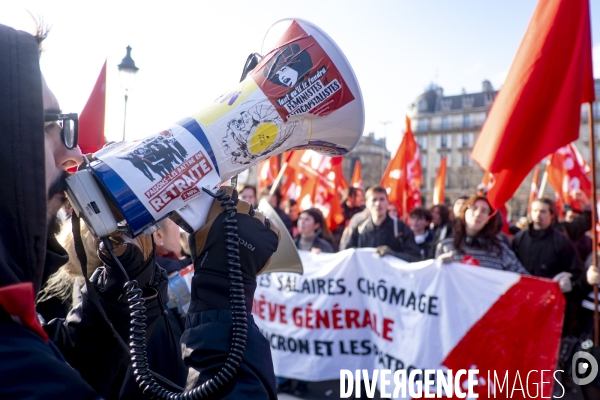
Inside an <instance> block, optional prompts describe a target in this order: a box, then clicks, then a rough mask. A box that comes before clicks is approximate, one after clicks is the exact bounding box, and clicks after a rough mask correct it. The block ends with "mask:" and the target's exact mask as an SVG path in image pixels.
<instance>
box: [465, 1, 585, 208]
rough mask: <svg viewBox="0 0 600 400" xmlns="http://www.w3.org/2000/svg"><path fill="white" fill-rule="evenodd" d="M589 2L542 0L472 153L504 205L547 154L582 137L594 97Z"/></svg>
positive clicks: (495, 203) (493, 197) (491, 197)
mask: <svg viewBox="0 0 600 400" xmlns="http://www.w3.org/2000/svg"><path fill="white" fill-rule="evenodd" d="M591 49H592V45H591V35H590V17H589V4H588V0H540V1H539V3H538V5H537V7H536V9H535V11H534V13H533V17H532V18H531V22H530V24H529V27H528V28H527V32H526V33H525V36H524V38H523V41H522V42H521V45H520V47H519V51H518V52H517V55H516V57H515V59H514V61H513V64H512V66H511V68H510V71H509V72H508V76H507V78H506V81H505V82H504V85H503V86H502V90H500V92H499V94H498V96H497V98H496V100H495V101H494V104H493V106H492V109H491V110H490V113H489V116H488V118H487V120H486V122H485V124H484V126H483V129H482V131H481V134H480V135H479V138H478V139H477V142H476V143H475V147H474V148H473V153H472V154H471V157H472V158H473V159H474V160H475V161H476V162H477V163H479V165H481V167H482V168H483V169H484V170H486V171H490V172H492V173H493V174H494V178H495V179H496V183H495V184H494V186H493V187H492V188H491V189H490V191H489V192H488V198H489V200H490V202H491V204H492V205H493V206H495V207H497V206H498V205H500V204H504V203H505V202H506V201H507V200H508V199H510V197H511V196H512V195H513V193H514V192H515V191H516V190H517V188H518V187H519V185H520V184H521V182H522V181H523V179H524V178H525V177H526V176H527V174H528V173H529V171H531V169H532V168H533V167H534V166H535V165H536V164H537V163H539V162H540V161H541V160H542V159H543V158H544V157H545V156H547V155H548V154H551V153H553V152H555V151H556V150H557V149H559V148H560V147H563V146H565V145H567V144H569V143H570V142H572V141H574V140H576V139H577V138H578V137H579V123H580V121H579V119H580V113H581V106H580V105H581V103H583V102H589V101H593V99H594V79H593V76H592V52H591Z"/></svg>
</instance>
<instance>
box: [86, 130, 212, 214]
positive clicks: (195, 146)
mask: <svg viewBox="0 0 600 400" xmlns="http://www.w3.org/2000/svg"><path fill="white" fill-rule="evenodd" d="M184 121H185V123H183V122H182V125H183V126H182V125H173V126H172V127H171V128H170V129H168V130H164V131H162V132H160V133H159V134H157V135H153V136H150V137H148V138H146V139H143V140H136V141H131V142H119V143H115V144H113V145H111V146H108V147H106V148H104V149H102V150H100V151H99V152H98V153H96V154H95V156H96V158H97V159H98V160H100V161H101V162H102V163H103V164H104V165H101V164H94V163H93V164H92V165H91V167H92V169H93V170H95V171H96V175H97V176H98V178H99V179H100V180H103V183H104V184H105V186H107V187H108V188H111V187H114V182H113V181H114V180H115V176H118V178H116V179H120V180H119V182H121V181H122V182H123V183H124V185H125V186H124V189H126V190H120V191H113V190H111V192H112V194H113V195H114V196H115V200H116V202H117V205H119V207H120V208H121V210H122V211H123V209H124V208H126V207H127V204H126V203H127V202H131V200H130V199H129V198H127V199H125V197H121V196H122V193H121V192H125V191H126V192H128V193H130V192H133V194H134V195H135V196H136V197H137V199H138V200H139V202H141V204H143V206H144V208H145V209H146V210H147V211H148V212H149V213H150V215H151V216H152V217H153V218H154V219H157V220H158V219H160V218H162V217H164V216H166V215H167V213H169V212H171V211H174V210H177V209H179V208H181V207H183V206H185V205H186V204H187V203H188V202H189V201H191V200H193V199H194V198H196V197H197V196H199V195H200V194H201V192H202V191H201V188H202V187H210V188H212V187H214V186H216V185H218V184H219V183H220V182H221V180H220V178H219V174H218V167H217V166H216V165H215V162H214V159H213V158H212V157H214V156H213V154H212V149H210V145H209V144H208V142H207V141H206V137H205V135H204V132H203V131H202V129H201V128H200V126H199V125H198V124H197V123H196V122H195V121H194V120H192V119H187V120H184ZM184 126H186V127H187V128H188V129H192V131H193V132H190V131H189V130H188V129H186V128H184ZM201 141H202V142H204V144H206V145H208V146H209V148H206V147H205V146H203V144H202V143H201ZM106 166H108V168H109V169H110V170H111V171H110V174H106V173H103V172H101V171H105V170H107V167H106ZM115 174H116V175H115ZM125 217H126V218H127V219H128V220H130V219H134V218H135V217H137V216H136V215H127V213H125Z"/></svg>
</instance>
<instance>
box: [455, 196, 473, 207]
mask: <svg viewBox="0 0 600 400" xmlns="http://www.w3.org/2000/svg"><path fill="white" fill-rule="evenodd" d="M468 199H469V196H467V195H462V196H458V197H457V198H456V199H454V201H453V202H452V207H454V205H455V204H456V202H457V201H458V200H468Z"/></svg>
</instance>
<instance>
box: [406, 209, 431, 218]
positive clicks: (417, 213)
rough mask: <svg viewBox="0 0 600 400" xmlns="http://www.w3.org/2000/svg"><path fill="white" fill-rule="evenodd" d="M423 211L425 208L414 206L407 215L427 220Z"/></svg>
mask: <svg viewBox="0 0 600 400" xmlns="http://www.w3.org/2000/svg"><path fill="white" fill-rule="evenodd" d="M425 211H426V210H425V209H424V208H421V207H416V208H413V209H412V211H411V212H410V213H409V214H408V216H409V217H412V218H417V219H424V220H427V214H426V213H425Z"/></svg>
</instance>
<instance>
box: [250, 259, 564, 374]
mask: <svg viewBox="0 0 600 400" xmlns="http://www.w3.org/2000/svg"><path fill="white" fill-rule="evenodd" d="M300 254H301V258H302V261H303V264H304V268H305V273H304V275H302V276H299V275H295V274H286V273H274V274H267V275H263V276H259V277H258V288H257V290H256V294H255V297H254V304H253V311H252V312H253V314H254V318H255V321H256V323H257V325H258V326H259V328H260V329H261V331H262V332H263V334H264V335H265V337H266V338H267V340H268V341H269V342H270V344H271V350H272V353H273V362H274V366H275V374H276V375H277V376H284V377H288V378H295V379H302V380H309V381H320V380H329V379H339V377H340V370H341V369H347V370H351V371H354V370H357V369H369V370H374V369H390V370H392V372H393V371H395V370H400V369H406V370H412V369H421V370H423V369H445V368H456V369H458V368H463V369H473V368H478V366H477V364H479V366H480V367H486V369H493V368H511V367H514V368H524V367H527V368H529V367H531V366H532V365H533V366H536V367H538V366H539V367H541V368H544V367H548V368H546V369H549V368H554V366H555V361H556V350H557V349H558V339H559V337H560V327H561V324H562V303H561V301H562V295H560V291H558V288H557V285H556V284H555V283H553V282H551V281H548V280H542V279H537V278H531V277H521V276H520V275H519V274H516V273H511V272H504V271H499V270H494V269H489V268H481V267H474V266H468V265H462V264H446V265H443V266H441V267H440V266H437V265H436V263H435V262H434V261H432V260H428V261H423V262H419V263H411V264H409V263H406V262H404V261H402V260H399V259H397V258H394V257H391V256H386V257H384V258H381V257H379V256H378V255H376V254H375V253H374V250H373V249H358V250H346V251H343V252H340V253H336V254H312V253H309V252H303V251H301V252H300ZM500 299H502V300H501V301H500ZM505 304H508V305H510V307H507V306H505ZM532 315H534V316H536V317H535V318H534V317H532ZM503 318H506V320H503ZM497 324H500V325H497ZM519 324H521V325H522V327H523V328H524V329H526V330H525V331H522V330H519V329H518V327H519ZM498 326H499V327H500V329H502V328H503V327H505V328H506V331H504V332H500V333H499V332H498V329H499V328H498ZM515 327H516V328H515ZM490 330H492V331H493V330H496V332H495V333H493V332H491V331H490ZM470 331H473V333H476V335H475V337H473V335H470V334H469V332H470ZM481 331H483V332H488V331H489V333H490V334H492V333H493V334H494V335H495V336H494V337H493V338H492V337H489V336H488V337H486V336H485V334H481ZM528 340H530V341H531V342H530V344H527V341H528ZM522 342H525V344H524V346H525V347H526V348H528V347H530V348H531V349H532V350H535V351H536V352H537V354H539V356H532V357H530V358H529V359H528V360H527V362H525V361H520V360H522V355H523V351H524V350H523V348H522V346H523V343H522ZM504 346H509V347H512V348H508V349H504V350H505V351H504V353H505V354H503V355H502V356H499V355H498V354H488V348H489V351H492V352H493V351H496V350H497V349H498V347H500V348H502V347H504ZM465 349H466V350H465ZM513 351H514V352H513ZM488 358H489V359H493V361H489V360H488ZM467 364H468V365H467ZM492 367H493V368H492ZM409 372H410V371H409ZM481 379H484V378H481ZM484 380H485V379H484Z"/></svg>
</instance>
